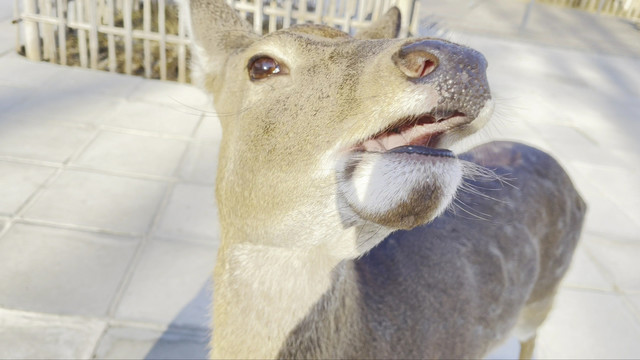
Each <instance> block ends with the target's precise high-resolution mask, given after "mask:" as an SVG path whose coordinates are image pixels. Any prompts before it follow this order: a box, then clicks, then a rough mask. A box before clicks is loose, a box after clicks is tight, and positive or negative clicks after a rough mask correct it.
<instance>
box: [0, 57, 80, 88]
mask: <svg viewBox="0 0 640 360" xmlns="http://www.w3.org/2000/svg"><path fill="white" fill-rule="evenodd" d="M66 69H68V68H66V67H61V66H58V65H52V64H48V63H45V62H34V61H29V60H27V59H25V58H24V57H22V56H20V55H17V54H8V55H5V56H3V57H2V66H0V84H2V85H9V86H18V87H29V88H34V89H39V88H41V87H42V84H43V83H44V82H45V81H47V80H48V79H50V78H52V77H54V76H56V75H58V74H59V73H60V71H65V70H66ZM16 74H20V75H19V76H16Z"/></svg>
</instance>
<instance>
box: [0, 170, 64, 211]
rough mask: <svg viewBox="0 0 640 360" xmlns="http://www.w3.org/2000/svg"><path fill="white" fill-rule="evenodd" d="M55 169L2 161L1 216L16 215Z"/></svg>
mask: <svg viewBox="0 0 640 360" xmlns="http://www.w3.org/2000/svg"><path fill="white" fill-rule="evenodd" d="M54 172H55V169H54V168H50V167H44V166H35V165H25V164H17V163H10V162H4V161H0V199H2V200H0V215H2V214H4V215H14V214H15V213H16V211H17V210H18V209H19V208H20V207H21V206H22V205H23V204H24V203H25V201H26V200H27V199H28V198H29V197H30V196H31V195H33V193H34V192H35V191H36V190H37V189H38V188H39V187H40V186H41V185H42V184H44V182H45V181H46V180H47V179H48V178H49V177H50V176H51V175H53V173H54Z"/></svg>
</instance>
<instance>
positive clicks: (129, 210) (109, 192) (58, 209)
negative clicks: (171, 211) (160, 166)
mask: <svg viewBox="0 0 640 360" xmlns="http://www.w3.org/2000/svg"><path fill="white" fill-rule="evenodd" d="M165 189H166V184H165V183H162V182H157V181H150V180H141V179H131V178H125V177H120V176H113V175H105V174H97V173H91V172H85V171H76V170H68V171H65V172H64V173H62V174H60V176H59V177H58V178H57V179H56V180H55V181H53V182H52V183H51V184H50V185H49V186H48V187H47V189H45V190H43V193H42V195H41V196H39V197H38V199H36V200H35V202H34V204H33V206H31V207H30V208H29V209H27V211H26V212H25V214H24V217H25V218H27V219H34V220H44V221H48V222H58V223H63V224H75V225H81V226H87V227H92V228H99V229H105V230H110V231H116V232H124V233H134V234H142V233H145V232H146V231H147V229H148V228H149V226H150V224H151V221H152V219H153V217H154V214H155V212H156V209H157V208H158V206H159V205H160V203H161V201H162V199H163V197H164V194H165Z"/></svg>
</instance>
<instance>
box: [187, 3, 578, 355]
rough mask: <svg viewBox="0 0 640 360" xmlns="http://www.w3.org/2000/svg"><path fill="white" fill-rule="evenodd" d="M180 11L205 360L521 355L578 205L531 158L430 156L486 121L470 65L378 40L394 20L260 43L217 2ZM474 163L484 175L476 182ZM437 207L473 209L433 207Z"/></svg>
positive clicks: (463, 53) (415, 44)
mask: <svg viewBox="0 0 640 360" xmlns="http://www.w3.org/2000/svg"><path fill="white" fill-rule="evenodd" d="M191 16H192V25H193V30H194V35H195V40H196V42H197V44H198V46H199V56H200V65H201V67H202V72H203V82H204V83H203V85H204V86H205V88H206V89H207V90H208V91H210V92H211V93H212V94H213V95H214V103H215V107H216V111H217V113H218V116H219V117H220V120H221V124H222V129H223V139H222V142H221V148H220V159H219V168H218V177H217V187H216V197H217V201H218V205H219V212H220V224H221V245H220V249H219V253H218V258H217V263H216V268H215V271H214V286H215V288H214V305H213V311H214V316H213V321H214V325H213V334H214V335H213V339H212V356H213V357H221V358H273V357H285V358H290V357H291V358H347V357H357V358H378V357H383V358H389V357H400V358H411V357H413V358H426V357H449V358H458V357H473V358H477V357H481V356H484V355H485V354H486V353H487V351H489V350H490V349H491V348H492V347H493V346H495V345H497V344H499V343H501V342H502V341H504V339H505V338H506V337H507V336H508V335H509V334H511V333H513V331H515V332H516V335H518V336H519V337H520V338H521V340H522V341H523V342H529V343H532V342H531V341H530V340H532V339H535V330H536V328H537V327H538V325H540V323H541V322H542V321H543V320H544V318H545V316H546V314H547V312H548V310H549V309H550V306H551V302H552V298H553V295H554V293H555V291H556V288H557V285H558V282H559V281H560V279H561V278H562V276H563V275H564V273H565V271H566V269H567V267H568V264H569V261H570V258H571V254H572V252H573V249H574V247H575V244H576V241H577V238H578V236H579V232H580V226H581V222H582V217H583V214H584V203H583V202H582V200H581V199H580V197H579V195H578V194H577V193H576V192H575V190H574V189H573V186H572V185H571V182H570V181H569V179H568V178H567V176H566V174H565V173H564V171H563V170H562V169H561V168H560V167H559V166H558V164H557V163H556V162H555V161H553V160H552V159H551V158H550V157H548V156H547V155H545V154H543V153H541V152H539V151H537V150H535V149H532V148H529V147H526V146H524V145H519V144H514V143H492V144H489V145H485V146H482V147H479V148H477V149H474V150H472V151H471V152H469V153H466V154H462V155H460V156H455V155H454V154H453V153H452V152H450V151H448V150H445V149H444V147H446V146H448V145H449V144H452V143H454V142H456V141H457V140H458V139H460V138H463V137H464V136H466V135H468V134H470V133H473V132H474V131H476V130H477V129H478V128H480V127H482V126H483V125H484V124H485V123H486V122H487V121H488V119H489V117H490V115H491V112H492V109H493V102H492V100H491V96H490V92H489V87H488V84H487V81H486V76H485V68H486V61H485V60H484V57H482V55H480V54H479V53H477V52H476V51H474V50H472V49H469V48H466V47H463V46H459V45H456V44H452V43H449V42H446V41H443V40H437V39H431V38H424V39H411V40H403V39H382V38H385V37H395V35H396V33H397V30H398V24H399V13H398V12H397V9H392V10H390V11H389V12H388V13H387V14H386V15H385V16H384V17H383V18H381V19H380V20H378V21H377V22H376V23H375V24H374V25H373V26H372V27H371V28H369V29H367V30H366V31H363V32H361V33H360V34H358V35H356V37H355V38H352V37H350V36H348V35H347V34H344V33H342V32H340V31H338V30H335V29H331V28H328V27H322V26H314V25H303V26H296V27H293V28H291V29H287V30H282V31H278V32H275V33H273V34H269V35H266V36H264V37H259V36H257V35H255V34H254V33H252V32H251V27H250V26H249V25H248V24H246V23H245V22H244V21H243V20H242V19H240V18H239V17H238V16H237V15H236V14H235V13H234V11H233V10H232V9H231V8H230V7H228V6H227V5H226V4H225V3H224V1H222V0H192V2H191ZM474 164H475V165H474ZM480 166H484V167H487V168H490V169H494V171H495V172H496V173H497V174H498V176H497V177H494V178H493V180H487V179H484V181H480V180H474V174H475V175H477V172H478V171H479V170H478V169H479V167H480ZM500 175H503V176H506V175H508V176H509V178H513V180H509V182H510V184H511V185H510V186H502V185H501V182H500V181H499V176H500ZM483 177H484V176H480V178H483ZM454 198H456V199H457V200H454ZM452 201H456V202H459V204H461V206H463V207H466V208H468V209H469V210H467V211H468V212H470V213H471V214H468V213H466V212H464V211H456V212H453V211H448V212H445V209H446V208H447V207H449V206H450V205H451V203H452ZM461 209H463V208H461ZM474 214H475V216H474ZM398 230H400V231H398ZM385 238H386V240H385ZM514 329H515V330H514ZM525 348H527V349H528V348H530V346H528V347H525ZM525 348H523V349H525ZM529 352H530V351H529V350H526V351H523V354H524V356H527V355H530V353H529Z"/></svg>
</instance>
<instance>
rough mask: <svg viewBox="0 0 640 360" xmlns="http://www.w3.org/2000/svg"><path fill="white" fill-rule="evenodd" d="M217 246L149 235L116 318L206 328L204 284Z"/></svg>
mask: <svg viewBox="0 0 640 360" xmlns="http://www.w3.org/2000/svg"><path fill="white" fill-rule="evenodd" d="M216 253H217V247H215V246H210V245H202V244H193V243H187V242H178V241H163V240H159V239H152V241H150V242H148V243H147V244H146V245H145V248H144V252H143V254H142V256H141V259H140V261H139V263H138V265H137V267H136V269H135V272H134V273H133V278H132V279H131V282H130V283H129V285H128V287H127V289H126V291H125V293H124V295H123V297H122V300H121V301H120V304H119V306H118V308H117V310H116V315H115V316H116V318H118V319H125V320H135V321H151V322H156V323H162V324H169V323H171V324H172V325H176V326H190V327H199V328H203V329H205V328H206V327H207V326H208V320H207V318H208V316H207V314H208V310H207V306H208V300H207V298H208V293H207V292H206V290H202V289H203V287H205V286H207V285H206V284H208V282H209V278H210V276H211V273H212V270H213V266H214V263H215V258H216Z"/></svg>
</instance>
